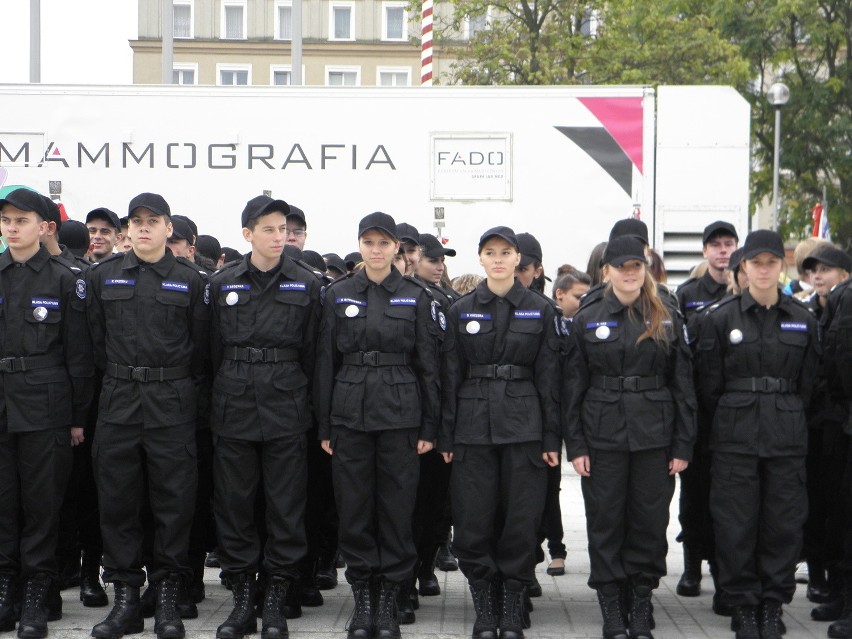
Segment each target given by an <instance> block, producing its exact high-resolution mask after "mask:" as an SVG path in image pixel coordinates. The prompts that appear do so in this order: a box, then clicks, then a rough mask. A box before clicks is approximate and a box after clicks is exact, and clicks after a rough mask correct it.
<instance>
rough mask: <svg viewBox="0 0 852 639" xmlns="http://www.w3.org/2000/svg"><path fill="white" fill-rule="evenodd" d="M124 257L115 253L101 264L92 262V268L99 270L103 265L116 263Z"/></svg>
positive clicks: (100, 262) (101, 261) (122, 254)
mask: <svg viewBox="0 0 852 639" xmlns="http://www.w3.org/2000/svg"><path fill="white" fill-rule="evenodd" d="M123 257H124V253H113V254H112V255H110V256H109V257H106V258H104V259H102V260H100V261H99V262H92V266H91V267H90V268H97V267H98V266H100V265H101V264H108V263H110V262H114V261H115V260H118V259H121V258H123Z"/></svg>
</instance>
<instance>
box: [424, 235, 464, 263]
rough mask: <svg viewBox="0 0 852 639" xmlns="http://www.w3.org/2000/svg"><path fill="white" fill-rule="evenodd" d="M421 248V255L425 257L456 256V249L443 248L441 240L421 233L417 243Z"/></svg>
mask: <svg viewBox="0 0 852 639" xmlns="http://www.w3.org/2000/svg"><path fill="white" fill-rule="evenodd" d="M418 244H420V246H422V247H423V255H425V256H426V257H441V256H442V255H449V256H450V257H455V256H456V249H451V248H444V245H443V244H441V240H439V239H438V238H437V237H435V236H434V235H432V234H431V233H423V234H422V235H421V236H420V241H419V242H418Z"/></svg>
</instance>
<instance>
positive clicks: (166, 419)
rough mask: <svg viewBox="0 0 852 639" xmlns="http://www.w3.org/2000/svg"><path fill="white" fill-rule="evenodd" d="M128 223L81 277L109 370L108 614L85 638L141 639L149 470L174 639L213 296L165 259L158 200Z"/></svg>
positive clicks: (98, 442)
mask: <svg viewBox="0 0 852 639" xmlns="http://www.w3.org/2000/svg"><path fill="white" fill-rule="evenodd" d="M128 215H129V217H130V233H131V235H132V237H133V250H132V251H130V252H129V253H126V254H120V255H116V256H114V257H112V258H111V259H107V260H106V261H104V262H101V263H100V264H97V265H93V266H92V268H91V269H89V272H88V273H87V280H88V284H89V291H90V293H91V294H90V296H89V297H88V300H87V303H88V315H89V326H90V329H91V332H92V338H93V341H94V343H95V356H96V363H97V364H98V366H100V367H102V368H103V369H104V371H105V376H104V380H103V390H102V391H101V397H100V411H99V416H98V426H97V434H96V437H95V443H94V451H93V457H94V459H95V479H96V481H97V485H98V498H99V505H100V509H101V533H102V536H103V544H104V558H103V563H104V581H106V582H113V583H114V584H115V606H114V607H113V610H112V612H110V614H109V616H108V617H107V618H106V619H105V620H104V621H103V622H102V623H99V624H98V625H96V626H95V627H94V629H93V630H92V635H93V636H94V637H101V638H104V639H113V638H115V637H120V636H121V635H123V634H130V633H135V632H141V631H142V628H143V621H142V616H141V609H140V605H139V588H140V586H142V584H143V583H144V581H145V572H144V571H143V570H142V563H143V557H142V536H143V531H142V523H141V521H140V507H141V503H142V501H143V491H144V490H145V477H146V475H145V471H146V470H147V482H148V495H149V501H150V504H151V510H152V515H153V518H154V522H155V532H154V545H153V558H152V561H151V565H150V566H148V578H149V580H150V581H151V582H152V583H154V584H156V590H157V605H156V614H155V619H156V626H155V631H156V633H157V636H158V637H159V638H160V639H179V638H182V637H183V636H184V628H183V623H182V622H181V620H180V618H179V616H178V613H177V607H176V606H177V599H178V594H179V592H180V590H181V589H182V587H183V585H185V584H186V583H187V582H188V579H189V578H190V576H191V571H190V568H189V562H188V557H187V546H188V543H189V532H190V526H191V524H192V517H193V511H194V508H195V491H196V481H197V467H196V462H195V457H196V446H195V428H196V420H197V411H198V400H199V397H200V396H201V394H202V393H206V392H208V388H207V387H208V381H207V380H208V365H207V364H208V348H209V342H208V340H209V324H210V312H209V287H208V286H207V281H206V279H207V278H206V276H205V275H204V274H203V272H201V271H200V270H199V269H198V267H197V266H195V265H194V264H192V263H191V262H189V261H187V260H185V259H183V258H176V257H175V256H174V255H172V253H171V252H170V251H168V250H167V249H166V239H167V238H168V237H169V235H170V234H171V232H172V225H171V222H170V216H171V211H170V209H169V205H168V204H167V203H166V201H165V200H164V199H163V197H162V196H160V195H157V194H154V193H142V194H140V195H137V196H136V197H135V198H133V199H132V200H131V201H130V206H129V210H128Z"/></svg>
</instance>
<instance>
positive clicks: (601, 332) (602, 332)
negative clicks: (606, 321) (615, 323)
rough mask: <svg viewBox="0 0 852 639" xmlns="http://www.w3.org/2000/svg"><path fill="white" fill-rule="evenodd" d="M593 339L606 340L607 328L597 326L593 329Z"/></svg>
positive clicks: (607, 335)
mask: <svg viewBox="0 0 852 639" xmlns="http://www.w3.org/2000/svg"><path fill="white" fill-rule="evenodd" d="M595 337H597V338H598V339H606V338H607V337H609V326H598V327H597V328H596V329H595Z"/></svg>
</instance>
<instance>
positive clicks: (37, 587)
mask: <svg viewBox="0 0 852 639" xmlns="http://www.w3.org/2000/svg"><path fill="white" fill-rule="evenodd" d="M49 589H50V577H48V576H47V575H46V574H44V573H36V574H34V575H32V576H30V577H29V578H28V579H27V583H26V585H25V586H24V605H23V608H22V609H21V621H20V623H18V637H20V638H21V639H43V638H44V637H46V636H47V608H48V603H47V598H48V590H49Z"/></svg>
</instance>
